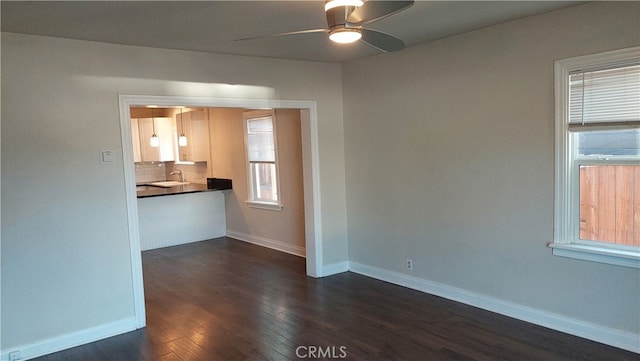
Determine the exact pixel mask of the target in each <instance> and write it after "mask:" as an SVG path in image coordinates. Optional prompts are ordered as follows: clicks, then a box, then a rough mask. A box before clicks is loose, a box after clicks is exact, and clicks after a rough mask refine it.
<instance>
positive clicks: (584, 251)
mask: <svg viewBox="0 0 640 361" xmlns="http://www.w3.org/2000/svg"><path fill="white" fill-rule="evenodd" d="M549 247H551V248H553V255H554V256H560V257H567V258H574V259H581V260H585V261H592V262H600V263H607V264H613V265H618V266H623V267H631V268H640V253H638V252H633V251H622V250H617V249H611V248H606V247H594V246H585V245H581V244H572V243H567V244H565V243H549Z"/></svg>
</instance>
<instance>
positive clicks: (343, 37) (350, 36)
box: [329, 28, 362, 44]
mask: <svg viewBox="0 0 640 361" xmlns="http://www.w3.org/2000/svg"><path fill="white" fill-rule="evenodd" d="M360 38H362V32H360V29H351V28H335V29H331V31H329V39H331V40H332V41H334V42H336V43H340V44H349V43H353V42H354V41H358V40H360Z"/></svg>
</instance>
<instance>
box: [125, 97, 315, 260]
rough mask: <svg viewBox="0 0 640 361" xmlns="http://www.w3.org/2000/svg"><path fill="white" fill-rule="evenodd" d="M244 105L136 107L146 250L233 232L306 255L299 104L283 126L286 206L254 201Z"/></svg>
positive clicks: (285, 112) (287, 112)
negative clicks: (260, 205)
mask: <svg viewBox="0 0 640 361" xmlns="http://www.w3.org/2000/svg"><path fill="white" fill-rule="evenodd" d="M251 111H254V110H252V109H245V108H222V107H215V108H193V107H183V106H162V107H156V106H132V107H130V120H131V135H132V137H131V138H132V146H133V147H132V148H133V158H134V159H133V161H134V167H135V178H136V195H137V206H138V228H139V234H140V248H141V250H142V251H146V250H151V249H156V248H162V247H169V246H175V245H180V244H185V243H190V242H198V241H202V240H209V239H214V238H219V237H223V236H231V237H233V238H236V239H240V240H243V241H247V242H250V243H256V244H261V245H263V246H267V247H270V248H275V249H279V250H282V251H285V252H287V253H293V254H297V255H300V256H304V255H305V253H306V252H305V218H304V185H303V183H304V182H303V171H302V143H301V142H302V140H301V120H300V110H299V109H273V110H270V112H271V114H272V117H273V121H274V123H275V125H277V133H276V136H275V138H276V139H275V141H276V146H277V149H278V162H279V167H280V173H279V177H278V181H279V183H280V184H281V203H282V207H280V208H279V209H277V210H268V209H261V208H256V207H254V206H252V205H251V204H250V203H251V202H248V194H249V193H250V187H249V184H248V178H249V175H248V170H249V167H248V163H247V149H246V134H245V133H246V125H245V121H246V119H245V116H246V114H248V113H250V112H251Z"/></svg>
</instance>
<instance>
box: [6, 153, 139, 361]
mask: <svg viewBox="0 0 640 361" xmlns="http://www.w3.org/2000/svg"><path fill="white" fill-rule="evenodd" d="M132 159H133V158H132ZM136 326H137V319H136V318H135V317H130V318H125V319H122V320H118V321H114V322H109V323H106V324H102V325H99V326H96V327H91V328H87V329H84V330H80V331H75V332H71V333H67V334H64V335H60V336H56V337H53V338H49V339H46V340H42V341H39V342H36V343H32V344H29V345H23V346H20V347H14V348H11V349H9V350H3V351H2V355H1V356H0V360H2V361H8V360H9V354H10V353H13V352H15V351H18V352H20V360H29V359H32V358H36V357H40V356H44V355H48V354H50V353H54V352H58V351H62V350H65V349H68V348H71V347H76V346H79V345H83V344H86V343H90V342H94V341H98V340H102V339H104V338H107V337H111V336H115V335H119V334H122V333H125V332H130V331H133V330H135V329H136V328H137V327H136Z"/></svg>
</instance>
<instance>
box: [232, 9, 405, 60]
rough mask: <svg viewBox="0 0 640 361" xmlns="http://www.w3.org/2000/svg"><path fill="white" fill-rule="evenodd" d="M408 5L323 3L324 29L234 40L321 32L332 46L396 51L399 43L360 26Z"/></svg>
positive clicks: (395, 39) (402, 45) (396, 39)
mask: <svg viewBox="0 0 640 361" xmlns="http://www.w3.org/2000/svg"><path fill="white" fill-rule="evenodd" d="M411 5H413V0H411V1H400V0H397V1H396V0H392V1H378V0H369V1H364V0H327V1H326V2H325V6H324V11H325V13H326V16H327V28H326V29H309V30H298V31H291V32H286V33H279V34H273V35H264V36H256V37H251V38H244V39H238V40H251V39H257V38H262V37H272V36H287V35H299V34H309V33H320V32H325V33H328V34H329V39H331V40H332V41H334V42H336V43H341V44H348V43H353V42H356V41H358V40H360V41H361V42H363V43H365V44H367V45H369V46H371V47H373V48H375V49H378V50H380V51H383V52H391V51H399V50H402V49H404V47H405V45H404V42H403V41H402V40H400V39H398V38H396V37H393V36H391V35H389V34H385V33H383V32H380V31H377V30H372V29H367V28H365V27H364V26H365V25H368V24H371V23H373V22H376V21H378V20H380V19H383V18H386V17H387V16H390V15H393V14H395V13H397V12H400V11H402V10H405V9H407V8H408V7H410V6H411Z"/></svg>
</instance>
